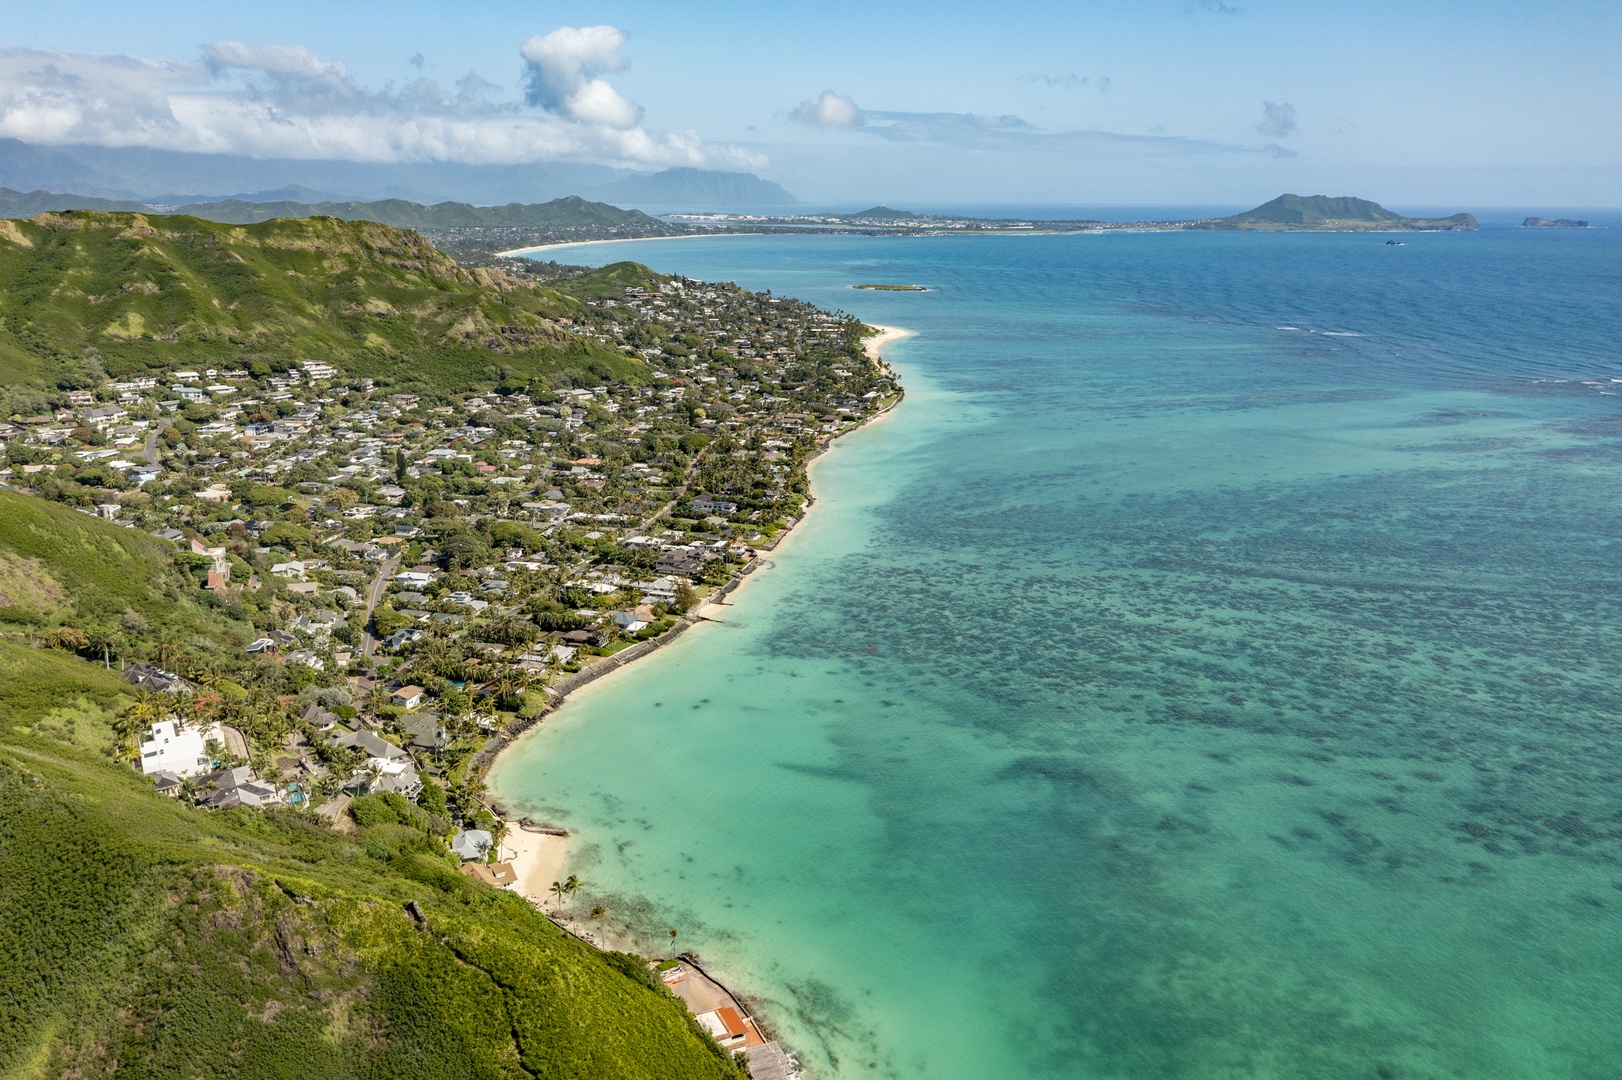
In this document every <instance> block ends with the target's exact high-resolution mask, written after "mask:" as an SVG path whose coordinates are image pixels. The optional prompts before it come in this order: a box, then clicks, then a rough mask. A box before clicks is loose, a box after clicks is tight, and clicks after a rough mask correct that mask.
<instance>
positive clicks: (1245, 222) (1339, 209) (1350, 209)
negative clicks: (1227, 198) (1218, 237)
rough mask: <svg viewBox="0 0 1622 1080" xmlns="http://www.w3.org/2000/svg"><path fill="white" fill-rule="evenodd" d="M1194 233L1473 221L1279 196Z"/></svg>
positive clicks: (1460, 225) (1447, 225)
mask: <svg viewBox="0 0 1622 1080" xmlns="http://www.w3.org/2000/svg"><path fill="white" fill-rule="evenodd" d="M1189 227H1190V228H1196V229H1249V230H1262V231H1267V230H1291V229H1321V230H1329V231H1352V230H1359V229H1421V230H1448V229H1473V228H1475V227H1476V219H1475V218H1474V217H1472V216H1470V215H1469V214H1454V215H1453V216H1452V217H1447V218H1410V217H1403V216H1402V215H1401V214H1398V213H1394V212H1393V211H1390V210H1387V209H1386V208H1385V207H1383V206H1381V205H1380V204H1379V203H1375V202H1369V201H1368V200H1367V199H1354V198H1349V197H1346V196H1341V197H1338V198H1337V197H1331V196H1328V195H1280V196H1279V197H1278V198H1276V199H1274V200H1273V201H1272V202H1267V203H1263V204H1262V205H1261V206H1258V207H1256V209H1254V210H1247V211H1245V212H1244V213H1243V214H1234V215H1232V216H1230V217H1225V218H1218V219H1217V220H1215V221H1207V222H1199V223H1197V224H1194V225H1191V226H1189Z"/></svg>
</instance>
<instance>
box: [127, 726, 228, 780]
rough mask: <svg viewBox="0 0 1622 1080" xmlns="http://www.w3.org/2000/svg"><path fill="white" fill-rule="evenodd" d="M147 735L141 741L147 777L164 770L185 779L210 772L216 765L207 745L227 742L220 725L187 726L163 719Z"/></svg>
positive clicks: (143, 767) (144, 772)
mask: <svg viewBox="0 0 1622 1080" xmlns="http://www.w3.org/2000/svg"><path fill="white" fill-rule="evenodd" d="M147 735H148V736H149V737H148V739H147V740H146V741H145V742H143V743H142V744H141V772H142V773H143V774H145V775H147V776H152V775H153V774H155V773H159V772H165V773H171V774H173V775H175V776H178V777H180V778H181V779H185V778H186V777H188V776H196V775H198V774H199V773H203V772H207V771H208V769H209V767H210V766H211V765H212V764H213V761H212V759H211V758H210V756H209V754H208V750H207V746H208V744H209V743H210V742H217V743H220V744H221V745H224V743H225V735H224V733H223V732H221V731H220V725H218V724H210V725H208V726H207V727H198V728H187V727H184V726H182V725H181V723H180V721H178V720H160V721H158V722H157V723H156V724H153V725H152V727H151V729H150V730H149V731H148V732H147Z"/></svg>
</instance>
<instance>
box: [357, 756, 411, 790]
mask: <svg viewBox="0 0 1622 1080" xmlns="http://www.w3.org/2000/svg"><path fill="white" fill-rule="evenodd" d="M356 778H357V779H358V780H359V781H360V784H359V787H360V789H361V790H362V791H363V792H364V793H365V794H368V795H372V794H386V793H389V792H393V793H395V794H397V795H404V796H405V797H406V798H408V799H415V798H416V797H417V796H418V795H419V794H421V792H422V778H421V777H420V776H418V775H417V763H416V762H414V761H412V760H411V759H410V758H409V757H408V758H406V759H405V760H404V761H402V760H400V759H399V758H368V759H367V761H366V766H365V768H364V769H362V770H361V772H360V773H358V774H357V777H356ZM351 784H354V781H353V780H352V781H351Z"/></svg>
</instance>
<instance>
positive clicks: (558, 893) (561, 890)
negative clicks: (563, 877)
mask: <svg viewBox="0 0 1622 1080" xmlns="http://www.w3.org/2000/svg"><path fill="white" fill-rule="evenodd" d="M546 891H547V892H549V893H551V894H552V895H553V896H555V897H557V898H558V904H559V905H560V906H561V905H562V904H563V898H564V897H565V896H567V895H568V894H569V890H568V888H567V887H566V886H565V885H564V884H563V882H561V881H554V882H552V887H551V888H550V889H548V890H546Z"/></svg>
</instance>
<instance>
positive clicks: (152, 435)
mask: <svg viewBox="0 0 1622 1080" xmlns="http://www.w3.org/2000/svg"><path fill="white" fill-rule="evenodd" d="M172 423H174V421H173V420H171V419H169V418H168V417H167V416H166V417H164V418H163V419H162V420H159V421H158V426H157V427H155V428H153V429H152V430H151V431H150V432H148V433H147V436H146V450H145V451H143V452H142V456H143V457H145V458H146V460H147V461H148V462H149V463H150V464H153V465H156V464H157V463H158V436H159V435H162V434H163V429H164V428H166V427H168V426H169V425H170V424H172Z"/></svg>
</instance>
